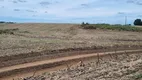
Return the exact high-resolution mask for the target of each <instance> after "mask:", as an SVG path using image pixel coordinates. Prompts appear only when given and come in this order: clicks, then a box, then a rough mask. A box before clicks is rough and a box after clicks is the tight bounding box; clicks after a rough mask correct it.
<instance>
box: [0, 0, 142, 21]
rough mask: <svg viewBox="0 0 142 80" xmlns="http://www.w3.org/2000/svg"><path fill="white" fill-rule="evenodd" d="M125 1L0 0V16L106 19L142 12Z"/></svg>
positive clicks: (138, 7)
mask: <svg viewBox="0 0 142 80" xmlns="http://www.w3.org/2000/svg"><path fill="white" fill-rule="evenodd" d="M13 1H14V2H13ZM15 1H16V2H15ZM127 1H128V0H109V1H106V0H34V1H33V0H22V1H19V0H4V1H2V0H0V4H1V5H0V16H3V17H15V18H23V19H24V18H26V19H40V20H42V19H43V20H46V19H48V20H49V19H51V20H66V19H77V18H78V19H79V18H80V19H81V18H83V19H85V18H86V19H88V18H91V17H97V18H99V17H101V18H102V17H104V19H106V17H114V16H116V15H118V12H123V13H125V14H126V15H129V14H131V15H135V14H137V15H138V14H141V13H142V9H141V8H140V6H138V5H135V4H130V3H127ZM41 3H42V4H41ZM14 10H15V11H14ZM107 19H109V18H107Z"/></svg>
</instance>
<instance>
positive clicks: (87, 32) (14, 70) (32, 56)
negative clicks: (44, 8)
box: [0, 23, 142, 80]
mask: <svg viewBox="0 0 142 80" xmlns="http://www.w3.org/2000/svg"><path fill="white" fill-rule="evenodd" d="M141 48H142V32H141V31H138V32H137V31H135V32H132V31H119V30H109V29H83V28H82V27H81V26H80V25H79V24H47V23H21V24H20V23H19V24H0V62H1V63H0V79H2V80H11V79H13V78H14V77H15V76H17V75H18V74H19V75H21V76H22V74H23V73H24V76H22V78H26V77H28V76H30V75H28V76H25V74H27V73H30V74H32V75H33V72H34V71H40V70H43V69H46V68H47V69H48V68H49V69H50V68H53V69H54V67H58V66H60V65H61V66H62V65H69V64H70V63H71V64H73V65H75V63H77V62H79V61H81V62H82V61H83V62H85V65H84V66H83V67H81V72H80V67H79V69H78V68H77V69H76V66H75V67H74V69H71V73H69V74H71V75H70V76H69V75H68V74H67V75H65V77H61V76H62V75H63V74H66V73H68V70H63V71H59V73H61V74H58V71H57V72H55V74H54V73H50V75H51V77H49V74H48V75H44V77H46V78H47V79H49V80H50V79H51V78H53V80H57V79H56V78H57V77H56V76H58V77H60V78H59V79H61V80H63V79H67V78H70V79H77V80H78V79H93V77H95V76H97V75H101V74H106V72H103V71H102V72H101V73H99V72H97V74H96V75H93V74H94V73H93V72H92V71H95V70H96V69H97V70H98V71H99V70H100V68H101V69H102V70H104V69H105V68H106V66H105V65H108V67H110V69H111V68H114V66H112V67H111V66H110V65H113V64H114V63H119V62H121V61H123V60H122V59H123V58H125V57H126V58H125V60H124V62H125V61H128V64H130V63H129V62H132V61H133V60H131V58H132V59H134V60H135V58H136V56H137V57H138V56H139V55H140V54H134V55H133V54H131V53H141V52H142V51H141ZM97 53H98V54H97ZM116 53H117V54H116ZM125 53H126V54H125ZM129 53H130V54H129ZM110 54H112V55H113V56H111V55H110ZM118 54H121V55H119V56H118ZM108 55H110V56H108ZM98 56H102V57H100V58H99V59H98V58H97V57H98ZM103 56H104V57H103ZM133 56H134V57H133ZM92 57H93V58H94V59H95V62H96V60H99V62H97V66H95V68H94V66H93V64H96V63H90V62H91V61H92ZM106 57H107V58H106ZM101 58H104V60H103V59H101ZM94 59H93V60H94ZM126 59H128V60H126ZM136 59H138V61H140V62H141V57H138V58H136ZM90 60H91V61H90ZM86 61H88V62H86ZM105 61H108V63H107V62H105ZM113 61H114V62H113ZM68 62H69V64H67V63H68ZM74 62H75V63H74ZM81 64H82V63H81ZM100 64H101V65H100ZM126 64H127V62H126ZM79 65H80V64H79ZM98 65H99V67H98ZM119 65H120V66H122V67H125V65H123V64H118V65H117V67H118V68H117V69H118V70H116V71H111V70H110V69H107V70H108V71H109V70H110V72H112V73H113V72H118V71H121V69H119V68H120V67H119ZM138 65H139V63H138ZM85 66H87V67H85ZM88 66H89V67H88ZM140 66H141V65H140ZM115 67H116V66H115ZM91 68H92V69H91ZM60 69H63V68H60ZM60 69H58V70H60ZM82 69H83V70H86V71H82ZM88 69H89V70H88ZM90 69H91V70H90ZM94 69H95V70H94ZM135 69H136V70H137V68H135ZM135 69H134V70H135ZM74 70H75V71H74ZM78 70H79V72H76V71H78ZM97 70H96V71H97ZM55 71H56V70H55ZM88 71H89V72H88ZM47 72H48V71H47ZM45 73H46V72H45ZM62 73H63V74H62ZM112 73H110V75H112V76H113V75H115V74H112ZM124 73H125V72H124ZM138 73H139V71H138ZM72 74H73V75H72ZM126 74H127V73H126ZM52 75H55V76H54V77H52ZM78 75H79V76H78ZM81 75H82V76H81ZM86 75H90V77H89V78H87V77H86ZM110 75H108V74H107V75H106V76H107V78H108V77H109V76H110ZM116 75H119V74H116ZM122 75H123V74H122ZM7 76H9V77H10V79H8V78H6V77H7ZM11 76H12V77H11ZM83 76H84V77H83ZM140 76H141V75H138V76H136V78H137V77H140ZM34 77H35V78H39V76H38V77H36V76H34ZM34 77H32V78H34ZM40 77H41V76H40ZM42 77H43V76H42ZM116 77H117V76H116ZM122 77H123V76H122ZM5 78H6V79H5ZM16 78H17V77H16ZM18 78H19V77H18ZM95 78H98V79H103V78H102V76H100V77H95ZM107 78H106V79H107ZM111 78H112V80H113V78H114V77H111ZM122 79H123V78H122ZM26 80H28V79H26ZM33 80H36V79H33ZM37 80H38V79H37ZM39 80H40V79H39ZM108 80H109V78H108Z"/></svg>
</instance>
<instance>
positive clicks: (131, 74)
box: [25, 54, 142, 80]
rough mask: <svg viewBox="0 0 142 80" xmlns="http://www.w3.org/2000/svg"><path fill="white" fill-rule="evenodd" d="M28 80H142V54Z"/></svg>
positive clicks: (94, 61)
mask: <svg viewBox="0 0 142 80" xmlns="http://www.w3.org/2000/svg"><path fill="white" fill-rule="evenodd" d="M25 79H26V80H142V54H123V55H117V56H116V55H115V56H111V55H109V56H105V57H102V58H100V59H99V61H98V59H96V58H94V59H90V60H88V61H82V62H79V63H78V64H77V65H76V66H72V67H71V66H69V67H68V68H67V69H61V70H58V71H53V72H46V73H43V75H39V76H35V77H28V78H25Z"/></svg>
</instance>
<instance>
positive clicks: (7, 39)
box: [0, 23, 142, 56]
mask: <svg viewBox="0 0 142 80" xmlns="http://www.w3.org/2000/svg"><path fill="white" fill-rule="evenodd" d="M15 28H18V29H19V31H17V32H15V33H14V35H9V34H0V56H5V55H15V54H24V53H29V52H40V51H43V50H56V49H65V48H79V47H90V46H113V45H128V46H129V45H142V35H141V34H142V33H141V32H127V31H111V30H84V29H81V28H79V25H76V24H44V23H43V24H40V23H34V24H32V23H29V24H4V25H0V29H15Z"/></svg>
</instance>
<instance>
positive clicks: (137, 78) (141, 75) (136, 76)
mask: <svg viewBox="0 0 142 80" xmlns="http://www.w3.org/2000/svg"><path fill="white" fill-rule="evenodd" d="M134 79H135V80H139V79H142V74H139V75H135V76H134Z"/></svg>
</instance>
